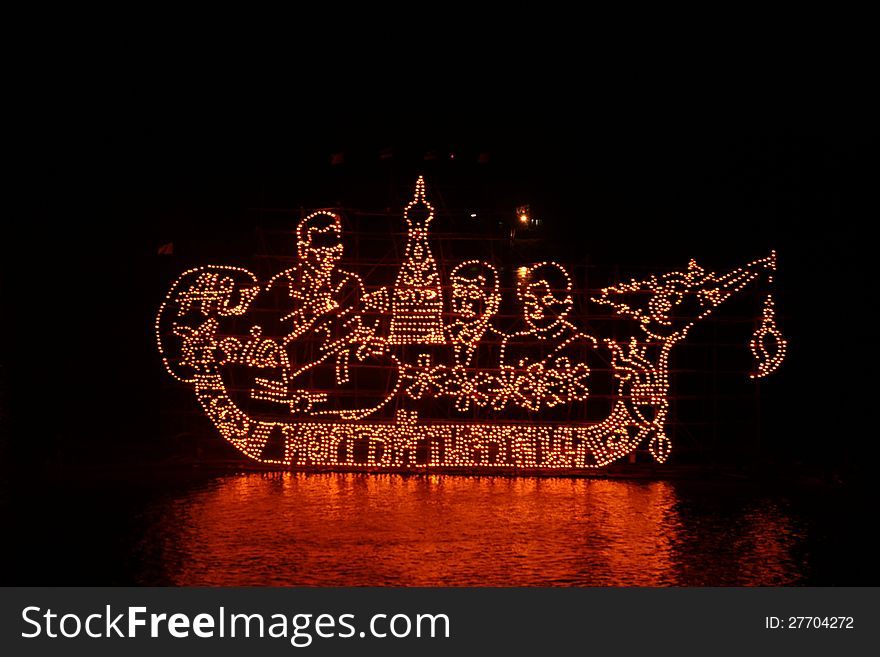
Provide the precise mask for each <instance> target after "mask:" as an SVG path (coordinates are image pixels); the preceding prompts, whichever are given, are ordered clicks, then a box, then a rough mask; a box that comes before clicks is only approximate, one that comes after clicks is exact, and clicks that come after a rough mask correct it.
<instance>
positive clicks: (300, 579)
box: [0, 467, 877, 586]
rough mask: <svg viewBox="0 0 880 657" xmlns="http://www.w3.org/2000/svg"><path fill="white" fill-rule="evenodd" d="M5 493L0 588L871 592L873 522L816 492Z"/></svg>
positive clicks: (215, 486)
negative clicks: (816, 588) (808, 588)
mask: <svg viewBox="0 0 880 657" xmlns="http://www.w3.org/2000/svg"><path fill="white" fill-rule="evenodd" d="M5 483H8V484H11V485H10V486H6V487H5V488H4V487H3V486H0V489H3V490H0V516H2V526H3V528H4V533H3V537H4V540H3V541H0V564H3V570H2V571H0V583H3V584H24V585H35V584H49V585H58V584H76V585H106V584H113V585H117V584H144V585H227V586H228V585H289V586H296V585H321V586H324V585H341V586H362V585H372V586H385V585H393V586H438V585H439V586H444V585H452V586H473V585H485V586H544V585H550V586H566V585H577V586H589V585H598V586H604V585H614V586H626V585H639V586H655V585H656V586H668V585H676V586H694V585H712V586H717V585H724V586H726V585H762V586H768V585H792V584H794V585H798V584H801V585H804V584H806V585H843V584H846V585H860V584H876V583H877V573H876V568H874V569H873V570H872V571H869V570H867V569H868V568H869V567H871V565H872V564H873V563H874V562H875V558H874V555H873V553H872V552H871V546H872V543H871V541H870V540H868V539H867V537H866V536H864V532H865V531H866V530H865V529H864V528H865V527H866V525H865V522H864V518H865V517H872V515H873V513H874V512H873V510H872V507H871V506H870V504H869V503H865V502H859V500H861V499H863V497H862V496H861V495H858V494H850V493H845V491H842V490H840V489H837V488H834V487H829V486H827V485H824V484H819V483H816V484H809V485H793V484H787V483H781V482H777V481H775V480H773V481H772V482H770V483H768V482H764V483H760V482H756V481H748V480H745V479H742V480H735V479H733V478H723V477H722V478H715V479H713V478H707V479H706V480H701V481H691V480H673V481H640V480H620V479H574V478H517V477H501V476H494V477H462V476H452V475H443V476H434V475H423V476H402V475H377V474H353V473H347V474H345V473H337V474H313V473H310V474H300V473H271V472H243V473H231V474H228V473H223V474H218V473H216V472H214V473H212V472H204V471H202V470H200V469H198V468H177V469H168V468H161V467H160V468H149V467H143V468H136V467H134V468H132V467H130V468H127V469H118V468H93V469H91V470H89V471H84V470H82V469H75V468H70V467H65V468H63V469H59V470H57V471H54V472H49V471H44V472H36V471H21V472H18V473H13V474H12V476H11V478H7V480H6V482H5ZM4 491H5V492H4Z"/></svg>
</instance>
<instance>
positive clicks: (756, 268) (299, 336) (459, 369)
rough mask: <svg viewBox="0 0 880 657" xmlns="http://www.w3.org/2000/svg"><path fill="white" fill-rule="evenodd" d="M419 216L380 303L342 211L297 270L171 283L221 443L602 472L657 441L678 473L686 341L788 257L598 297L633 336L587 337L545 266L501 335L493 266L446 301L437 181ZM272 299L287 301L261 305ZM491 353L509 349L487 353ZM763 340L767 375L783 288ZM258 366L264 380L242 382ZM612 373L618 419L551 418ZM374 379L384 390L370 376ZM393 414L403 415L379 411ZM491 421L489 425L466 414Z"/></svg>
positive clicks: (174, 338) (194, 272) (658, 455)
mask: <svg viewBox="0 0 880 657" xmlns="http://www.w3.org/2000/svg"><path fill="white" fill-rule="evenodd" d="M523 213H525V215H526V219H527V221H528V210H527V208H526V209H524V210H523V212H522V213H520V214H521V215H522V214H523ZM403 214H404V219H405V222H406V225H407V242H406V250H405V254H404V259H403V262H402V263H401V264H400V266H399V270H398V274H397V278H396V280H395V282H394V284H393V286H390V287H387V288H379V289H377V290H373V291H371V292H370V293H368V294H367V293H365V292H364V290H365V289H366V288H365V285H364V281H363V280H362V279H361V277H360V276H358V275H356V274H354V273H351V272H348V271H345V270H344V269H343V268H342V267H341V263H342V262H343V261H342V255H343V246H342V222H341V217H340V215H339V214H337V213H335V212H331V211H327V210H321V211H318V212H314V213H311V214H309V215H307V216H306V217H305V218H304V219H303V220H302V221H301V222H300V223H299V225H298V226H297V229H296V248H297V262H296V264H295V265H294V266H293V267H291V268H289V269H286V270H284V271H282V272H280V273H278V274H276V275H274V276H273V277H272V278H271V279H270V280H269V281H268V282H267V283H266V284H265V285H261V284H260V283H259V282H258V279H257V277H256V276H255V275H254V274H252V273H251V272H249V271H247V270H246V269H242V268H238V267H224V266H204V267H198V268H195V269H191V270H188V271H186V272H184V273H183V274H181V276H180V277H179V278H178V279H177V281H175V283H174V284H173V285H172V287H171V289H170V291H169V292H168V295H167V296H166V299H165V301H164V302H163V303H162V305H161V307H160V309H159V313H158V315H157V318H156V323H155V328H156V338H157V343H158V345H159V351H160V354H161V356H162V360H163V363H164V364H165V367H166V369H167V370H168V371H169V373H170V374H171V375H172V376H174V377H175V378H176V379H177V380H179V381H181V382H184V383H189V384H192V385H193V386H194V389H195V392H196V396H197V398H198V400H199V402H200V404H201V406H202V408H203V410H204V412H205V413H206V415H207V416H208V417H209V418H210V420H211V421H212V423H213V424H214V426H215V427H216V428H217V430H218V431H219V433H220V434H221V436H223V437H224V438H225V439H226V440H227V441H229V442H230V443H231V444H232V445H234V446H235V447H236V448H237V449H239V450H240V451H241V452H243V453H244V454H246V455H247V456H249V457H250V458H253V459H255V460H257V461H260V462H263V463H268V464H275V465H284V466H291V467H293V466H296V467H364V468H453V469H468V468H484V467H487V468H507V469H513V470H516V471H529V470H559V469H566V470H580V469H584V470H589V469H595V468H598V467H603V466H606V465H608V464H610V463H613V462H614V461H616V460H618V459H621V458H624V457H626V456H628V455H630V454H631V453H633V452H634V451H635V450H637V449H638V448H639V447H640V446H642V445H644V446H646V447H647V449H648V451H649V453H650V454H651V455H652V457H653V458H654V459H655V460H656V461H657V462H660V463H663V462H665V461H666V460H667V459H668V458H669V455H670V453H671V450H672V444H671V441H670V440H669V438H668V437H667V435H666V431H665V426H666V423H667V418H668V413H669V395H670V377H669V372H670V367H669V363H670V353H671V350H672V348H673V347H674V346H675V345H676V344H678V343H680V342H681V341H682V340H683V339H684V338H685V337H686V336H687V334H688V332H689V330H690V329H691V328H692V327H693V326H694V325H695V324H696V323H697V322H698V321H700V320H702V319H705V318H706V317H708V316H709V315H710V314H711V313H712V312H713V311H714V310H715V308H717V307H718V306H719V305H721V304H722V303H723V302H724V301H726V300H727V299H729V298H730V297H732V296H733V295H736V294H738V293H740V292H742V291H743V290H744V289H745V288H746V287H747V286H749V285H751V284H753V283H755V282H757V281H759V280H762V279H766V280H767V281H768V282H772V273H773V272H774V271H775V270H776V254H775V252H772V253H771V254H770V255H769V256H768V257H766V258H761V259H757V260H755V261H753V262H750V263H748V264H746V265H744V266H742V267H740V268H737V269H735V270H733V271H730V272H728V273H725V274H716V273H714V272H711V271H707V270H705V269H704V268H703V267H701V266H699V265H698V264H697V263H696V261H694V260H691V261H690V262H689V264H688V266H687V268H686V269H685V270H682V271H673V272H669V273H666V274H663V275H660V276H656V275H651V276H650V277H648V278H645V279H642V280H635V279H633V280H631V281H629V282H627V283H621V284H618V285H614V286H610V287H606V288H602V289H601V290H600V291H599V293H598V296H594V297H593V298H592V300H593V301H595V302H596V303H598V304H599V305H600V306H604V307H606V308H608V309H609V315H610V316H615V317H621V318H627V319H630V320H633V321H634V322H635V323H636V325H637V326H638V334H637V335H634V336H630V337H629V339H626V340H618V339H610V338H600V337H596V336H592V335H590V334H588V333H586V332H584V331H583V330H581V329H580V328H578V326H577V325H576V322H575V321H574V320H573V317H572V311H573V307H574V288H573V284H572V279H571V276H570V275H569V273H568V271H567V270H566V269H565V268H564V267H562V266H561V265H559V264H557V263H554V262H550V261H544V262H539V263H535V264H532V265H530V266H528V267H522V268H520V269H519V270H518V271H517V280H516V288H515V302H516V305H517V307H518V308H519V309H520V326H521V328H520V329H519V330H514V331H512V332H510V333H502V332H499V331H498V330H497V329H496V328H494V326H493V323H492V321H491V320H492V319H493V318H495V317H496V316H497V315H498V313H499V309H500V308H501V300H502V293H503V290H502V288H501V287H500V281H499V276H498V272H497V271H496V269H495V267H494V266H493V265H492V263H490V262H488V261H484V260H466V261H464V262H461V263H458V264H457V265H456V266H455V267H454V268H453V269H452V270H451V272H450V274H449V286H448V287H447V288H446V290H447V293H448V296H449V299H448V309H446V308H445V302H444V287H443V285H442V279H441V272H440V267H438V263H437V261H436V260H435V258H434V256H433V255H432V252H431V248H430V244H429V241H428V229H429V224H430V222H431V220H432V218H433V217H434V209H433V207H432V206H431V205H430V204H429V203H428V201H427V197H426V187H425V181H424V179H423V178H421V177H420V178H419V179H418V181H417V182H416V186H415V192H414V196H413V199H412V201H411V202H410V203H409V204H408V205H407V206H406V208H405V209H404V213H403ZM441 264H445V262H444V261H443V260H441ZM273 294H274V295H280V296H279V297H278V298H280V300H281V301H280V303H281V305H282V306H283V307H275V306H272V307H270V308H268V309H267V308H265V307H262V308H258V306H260V304H261V303H262V301H263V300H265V299H268V298H270V297H271V295H273ZM257 318H259V320H260V323H259V324H257V323H253V322H255V320H256V319H257ZM249 322H250V325H248V324H249ZM243 325H244V326H243ZM491 345H497V349H496V350H495V351H491V350H489V353H488V354H487V353H486V351H487V348H488V347H491ZM749 346H750V349H751V352H752V354H753V355H754V357H755V360H756V362H757V363H758V366H757V370H756V371H755V372H753V373H752V374H751V375H750V376H752V378H758V377H763V376H766V375H768V374H770V373H772V372H773V371H775V370H776V369H778V367H779V366H780V364H781V363H782V361H783V359H784V357H785V351H786V341H785V339H784V338H783V337H782V334H781V332H780V331H779V329H778V328H777V326H776V319H775V306H774V302H773V298H772V295H769V294H768V296H767V298H766V301H765V303H764V307H763V312H762V317H761V322H760V327H759V328H758V329H757V330H756V331H755V333H754V335H753V337H752V339H751V342H750V345H749ZM596 363H599V365H597V364H596ZM242 372H244V373H245V374H246V375H247V377H250V378H246V383H245V385H243V386H242V385H240V384H236V385H233V384H232V381H233V379H235V378H236V376H243V375H242V374H241V373H242ZM382 373H385V374H387V376H385V377H384V378H382V377H381V376H379V375H381V374H382ZM600 373H605V374H609V375H610V378H611V380H612V381H613V388H612V389H611V390H610V391H602V392H600V393H598V396H600V397H602V398H609V397H610V398H611V399H612V400H613V402H612V403H611V405H610V407H609V408H610V411H609V412H608V414H607V416H606V417H604V418H602V419H600V420H598V421H593V422H586V421H571V420H560V419H559V418H558V416H554V418H555V419H543V418H542V416H544V415H546V414H547V413H549V412H550V411H555V410H558V409H566V408H567V409H572V408H584V407H586V405H588V404H591V403H592V402H591V399H592V398H593V397H594V396H596V395H597V392H596V390H594V388H595V387H596V386H595V382H596V380H597V377H598V376H599V374H600ZM376 376H379V379H378V380H379V381H380V384H379V388H378V394H377V393H376V390H375V389H370V390H367V384H366V383H365V382H367V381H374V378H375V377H376ZM371 377H373V378H371ZM374 388H375V386H374ZM241 391H244V393H245V396H246V399H245V401H251V402H255V403H257V402H259V403H262V404H265V405H267V406H268V407H271V408H275V409H277V411H275V412H273V413H270V414H269V415H271V416H272V417H271V418H270V417H269V416H264V415H261V412H260V411H259V410H258V409H257V410H253V409H252V408H250V407H248V410H247V411H246V410H244V404H243V402H242V392H241ZM368 392H370V393H371V394H368ZM444 399H445V400H448V402H449V412H450V413H451V416H450V417H440V418H437V417H430V414H429V415H425V413H424V410H425V409H426V408H429V407H428V406H425V404H428V402H430V401H431V400H434V401H435V402H436V401H438V400H444ZM385 407H389V408H390V409H392V410H393V411H394V412H393V416H390V417H389V416H388V414H387V413H386V416H385V417H384V418H383V417H380V415H379V414H378V411H380V409H383V408H385ZM476 412H479V413H481V415H480V416H479V419H474V418H473V417H470V418H466V416H468V415H471V414H473V413H476ZM522 413H527V414H528V419H523V416H522ZM285 415H286V416H287V417H286V418H285V417H284V416H285ZM278 418H281V419H278ZM270 443H272V444H273V445H277V444H279V443H280V444H283V449H282V450H278V449H277V448H272V449H270ZM273 450H274V451H273ZM270 453H271V455H270Z"/></svg>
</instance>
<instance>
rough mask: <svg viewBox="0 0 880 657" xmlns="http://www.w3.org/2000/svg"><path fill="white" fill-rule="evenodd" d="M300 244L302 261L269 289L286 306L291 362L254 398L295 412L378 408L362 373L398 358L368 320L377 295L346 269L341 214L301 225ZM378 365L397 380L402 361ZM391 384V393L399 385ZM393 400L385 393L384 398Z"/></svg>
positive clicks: (350, 413)
mask: <svg viewBox="0 0 880 657" xmlns="http://www.w3.org/2000/svg"><path fill="white" fill-rule="evenodd" d="M296 246H297V255H298V256H299V262H298V263H297V264H296V265H295V266H294V267H291V268H290V269H287V270H285V271H283V272H281V273H280V274H277V275H276V276H274V277H273V278H272V279H271V280H270V281H269V283H268V284H267V286H266V293H267V294H268V295H269V296H270V297H271V298H274V299H275V304H276V305H275V307H276V308H281V311H280V312H281V315H280V317H279V319H278V326H279V328H278V330H277V333H278V334H279V335H280V336H281V337H280V343H281V345H282V346H283V348H284V350H285V351H286V354H287V360H288V362H289V363H290V364H291V367H290V369H289V370H285V371H283V372H282V373H281V374H282V377H281V381H272V380H268V379H257V386H256V387H255V389H254V391H253V393H252V396H253V398H254V399H262V400H265V401H275V402H280V403H285V404H287V405H288V406H289V407H290V410H291V412H293V413H295V414H303V413H305V414H315V415H323V414H338V415H340V416H342V417H356V416H358V415H360V413H361V412H372V410H374V407H375V405H376V403H377V400H376V399H375V398H373V397H371V396H364V395H359V394H358V391H357V386H356V384H357V381H356V379H357V375H356V374H355V370H356V369H357V368H358V367H359V366H361V365H364V364H367V361H369V360H370V359H373V360H375V359H382V360H383V363H382V364H387V363H384V360H387V359H388V358H390V357H388V356H385V351H386V343H385V340H384V339H382V338H380V337H377V336H376V335H375V333H374V331H373V330H372V328H371V327H369V326H367V324H366V323H365V322H364V321H363V318H362V311H363V310H364V307H365V305H368V304H369V302H370V300H369V298H368V297H365V295H364V290H363V284H362V282H361V279H360V277H358V276H357V275H356V274H353V273H351V272H347V271H345V270H343V269H341V268H340V267H339V262H340V260H341V258H342V252H343V246H342V225H341V220H340V217H339V216H338V215H336V214H333V213H331V212H326V211H320V212H315V213H313V214H311V215H309V216H308V217H306V218H305V219H303V220H302V221H301V222H300V224H299V225H298V226H297V229H296ZM377 364H379V363H375V362H374V363H372V365H377ZM372 369H374V371H375V372H381V371H385V372H391V374H389V375H387V376H388V377H389V379H396V371H397V368H396V363H395V364H394V367H391V368H385V367H383V368H372ZM385 387H386V386H380V388H385ZM387 387H388V388H389V390H388V392H389V395H390V393H391V392H393V388H394V384H393V382H391V381H389V383H388V386H387ZM386 398H387V395H382V396H381V398H380V399H379V402H382V401H383V400H384V399H386Z"/></svg>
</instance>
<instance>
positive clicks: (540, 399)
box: [493, 262, 598, 411]
mask: <svg viewBox="0 0 880 657" xmlns="http://www.w3.org/2000/svg"><path fill="white" fill-rule="evenodd" d="M516 291H517V298H518V300H519V302H520V304H521V305H522V312H523V315H522V317H523V322H524V325H525V326H524V328H523V329H521V330H519V331H517V332H515V333H513V334H511V335H509V336H507V337H506V338H505V339H504V341H503V342H502V344H501V357H500V365H501V368H500V373H499V377H498V379H499V385H500V389H499V394H498V395H497V396H496V399H495V402H494V403H493V405H494V406H495V407H496V408H498V409H500V408H503V407H504V406H505V405H507V403H508V402H513V403H515V404H518V405H520V406H523V407H525V408H526V409H528V410H531V411H537V410H539V409H540V408H541V407H542V406H543V407H553V406H556V405H559V404H562V403H564V402H569V401H580V400H584V399H586V397H587V394H588V387H587V381H588V378H589V376H590V368H589V367H588V366H587V365H586V360H587V359H588V355H589V352H591V351H595V348H596V347H597V346H598V342H597V340H596V339H595V338H593V337H591V336H589V335H585V334H583V333H581V332H580V331H578V329H577V328H576V327H575V326H574V325H573V324H571V323H570V322H569V321H568V315H569V313H570V312H571V310H572V307H573V306H574V300H573V298H572V293H571V279H570V278H569V276H568V273H567V272H566V271H565V270H564V269H563V268H562V267H561V266H559V265H558V264H556V263H555V262H545V263H540V264H538V265H535V266H533V267H530V268H529V269H527V270H526V271H525V272H524V274H523V275H522V276H521V277H520V278H519V281H518V282H517V289H516Z"/></svg>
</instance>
